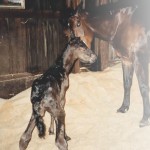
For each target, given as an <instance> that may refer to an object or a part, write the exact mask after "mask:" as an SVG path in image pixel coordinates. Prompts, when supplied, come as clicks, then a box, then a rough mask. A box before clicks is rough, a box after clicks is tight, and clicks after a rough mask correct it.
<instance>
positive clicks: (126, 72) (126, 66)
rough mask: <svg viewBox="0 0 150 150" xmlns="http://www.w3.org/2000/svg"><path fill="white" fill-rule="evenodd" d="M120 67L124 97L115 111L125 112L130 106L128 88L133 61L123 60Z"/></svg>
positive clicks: (130, 83)
mask: <svg viewBox="0 0 150 150" xmlns="http://www.w3.org/2000/svg"><path fill="white" fill-rule="evenodd" d="M122 69H123V83H124V98H123V103H122V105H121V107H120V108H119V109H118V110H117V112H121V113H125V112H127V111H128V109H129V106H130V90H131V85H132V78H133V71H134V67H133V63H132V62H131V61H127V60H123V61H122Z"/></svg>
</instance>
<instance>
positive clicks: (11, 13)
mask: <svg viewBox="0 0 150 150" xmlns="http://www.w3.org/2000/svg"><path fill="white" fill-rule="evenodd" d="M0 17H14V18H15V17H18V18H32V17H33V18H36V17H37V18H39V17H44V18H60V17H61V13H60V12H53V11H48V10H44V11H39V10H24V9H0Z"/></svg>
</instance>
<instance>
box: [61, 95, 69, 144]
mask: <svg viewBox="0 0 150 150" xmlns="http://www.w3.org/2000/svg"><path fill="white" fill-rule="evenodd" d="M65 102H66V98H65V97H64V98H62V100H61V106H62V107H63V109H64V107H65ZM65 139H66V140H67V141H69V140H71V138H70V137H69V136H68V135H67V133H66V132H65Z"/></svg>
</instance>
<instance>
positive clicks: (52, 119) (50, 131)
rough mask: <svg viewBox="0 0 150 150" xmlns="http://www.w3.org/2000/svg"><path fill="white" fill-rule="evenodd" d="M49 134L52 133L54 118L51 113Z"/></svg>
mask: <svg viewBox="0 0 150 150" xmlns="http://www.w3.org/2000/svg"><path fill="white" fill-rule="evenodd" d="M49 134H54V118H53V116H52V115H51V123H50V127H49Z"/></svg>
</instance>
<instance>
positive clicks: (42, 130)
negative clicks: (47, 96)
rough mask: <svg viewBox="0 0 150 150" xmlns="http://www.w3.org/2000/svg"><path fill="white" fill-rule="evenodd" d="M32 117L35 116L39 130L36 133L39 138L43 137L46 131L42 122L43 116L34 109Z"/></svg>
mask: <svg viewBox="0 0 150 150" xmlns="http://www.w3.org/2000/svg"><path fill="white" fill-rule="evenodd" d="M34 117H35V124H36V126H37V129H38V132H39V134H38V135H39V137H40V138H44V137H45V132H46V126H45V124H44V120H43V117H42V116H41V115H40V114H39V113H38V112H36V111H34Z"/></svg>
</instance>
